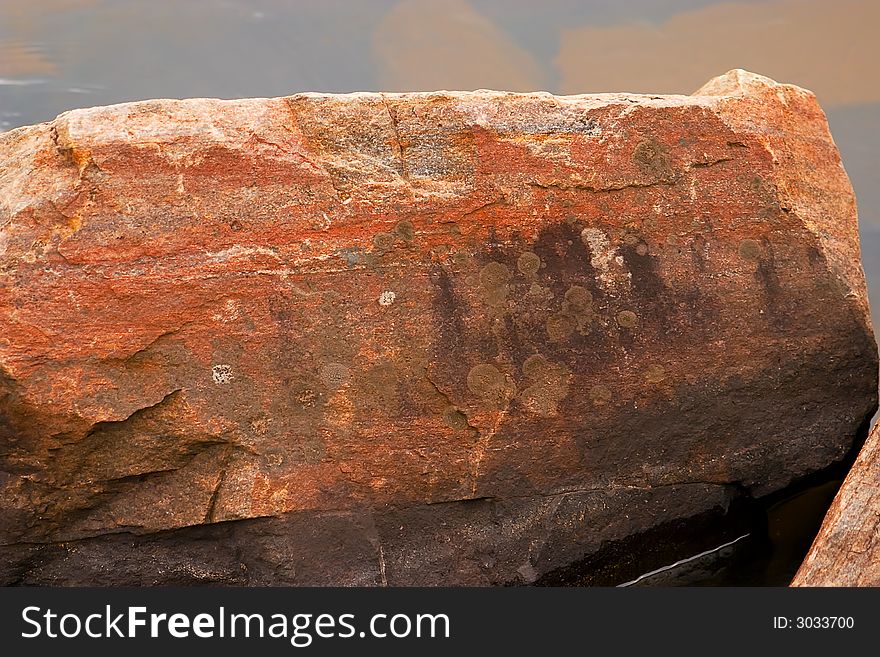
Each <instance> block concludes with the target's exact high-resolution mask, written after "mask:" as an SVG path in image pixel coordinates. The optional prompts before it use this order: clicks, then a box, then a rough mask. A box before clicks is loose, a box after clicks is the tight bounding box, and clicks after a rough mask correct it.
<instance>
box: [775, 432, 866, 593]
mask: <svg viewBox="0 0 880 657" xmlns="http://www.w3.org/2000/svg"><path fill="white" fill-rule="evenodd" d="M792 585H793V586H880V425H876V424H875V425H874V428H873V429H872V431H871V435H870V436H869V438H868V442H867V443H865V446H864V447H863V448H862V451H861V452H860V453H859V456H858V458H857V459H856V462H855V464H854V465H853V467H852V469H851V470H850V472H849V474H848V475H847V477H846V480H845V481H844V482H843V486H842V487H841V489H840V492H838V494H837V497H835V498H834V502H832V504H831V509H830V510H829V511H828V515H826V516H825V521H824V522H823V523H822V529H820V530H819V535H818V536H817V537H816V540H815V542H814V543H813V546H812V547H811V548H810V552H809V553H808V554H807V558H806V559H805V560H804V563H803V565H802V566H801V568H800V570H799V571H798V573H797V575H796V576H795V578H794V581H793V582H792Z"/></svg>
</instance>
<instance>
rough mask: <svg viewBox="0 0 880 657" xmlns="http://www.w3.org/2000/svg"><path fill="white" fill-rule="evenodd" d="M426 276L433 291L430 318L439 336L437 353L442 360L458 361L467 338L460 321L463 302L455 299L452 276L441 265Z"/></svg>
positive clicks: (437, 265) (432, 268) (462, 355)
mask: <svg viewBox="0 0 880 657" xmlns="http://www.w3.org/2000/svg"><path fill="white" fill-rule="evenodd" d="M428 276H429V278H430V280H431V283H433V289H434V298H433V302H432V309H433V312H432V317H433V318H434V324H435V326H436V327H437V332H438V334H439V338H438V340H437V346H438V350H437V353H438V354H439V355H440V356H441V357H442V358H444V359H451V360H460V359H462V358H463V357H464V350H463V346H462V345H463V344H464V343H465V341H466V340H467V337H468V335H467V330H466V329H465V324H464V321H463V320H462V312H463V310H464V308H463V307H462V303H463V301H462V300H460V299H458V298H457V297H456V294H455V287H454V284H453V278H452V275H451V274H450V272H449V271H447V269H446V268H445V267H444V266H443V265H440V264H436V265H434V266H432V267H431V270H430V272H429V274H428Z"/></svg>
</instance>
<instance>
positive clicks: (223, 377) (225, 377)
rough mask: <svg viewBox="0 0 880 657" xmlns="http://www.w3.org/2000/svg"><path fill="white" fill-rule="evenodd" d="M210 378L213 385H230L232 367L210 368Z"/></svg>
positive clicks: (218, 366)
mask: <svg viewBox="0 0 880 657" xmlns="http://www.w3.org/2000/svg"><path fill="white" fill-rule="evenodd" d="M211 378H212V379H213V380H214V383H216V384H219V385H222V384H224V383H230V382H231V381H232V379H233V378H234V377H233V375H232V365H214V367H212V368H211Z"/></svg>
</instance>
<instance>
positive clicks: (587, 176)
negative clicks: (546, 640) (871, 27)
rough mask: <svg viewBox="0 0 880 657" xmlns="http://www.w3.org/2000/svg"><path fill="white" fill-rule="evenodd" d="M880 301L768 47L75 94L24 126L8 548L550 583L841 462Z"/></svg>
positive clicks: (872, 366)
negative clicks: (443, 75)
mask: <svg viewBox="0 0 880 657" xmlns="http://www.w3.org/2000/svg"><path fill="white" fill-rule="evenodd" d="M868 317H869V315H868V308H867V300H866V294H865V285H864V276H863V274H862V269H861V265H860V260H859V243H858V233H857V222H856V208H855V202H854V198H853V194H852V189H851V187H850V184H849V181H848V179H847V177H846V174H845V172H844V170H843V168H842V166H841V163H840V159H839V156H838V153H837V150H836V148H835V146H834V143H833V142H832V140H831V137H830V135H829V133H828V128H827V124H826V121H825V117H824V114H823V113H822V111H821V109H820V108H819V106H818V105H817V103H816V100H815V98H814V96H813V95H812V94H811V93H810V92H808V91H804V90H803V89H799V88H797V87H793V86H789V85H780V84H776V83H775V82H773V81H772V80H768V79H767V78H763V77H760V76H757V75H753V74H751V73H747V72H745V71H732V72H730V73H728V74H727V75H725V76H722V77H720V78H716V79H714V80H712V81H710V82H709V83H708V84H707V85H706V86H705V87H704V88H703V89H701V90H700V91H698V92H697V93H696V94H695V95H693V96H639V95H624V94H604V95H591V96H553V95H549V94H545V93H531V94H513V93H503V92H493V91H480V92H474V93H451V92H437V93H418V94H375V93H369V94H351V95H319V94H302V95H297V96H291V97H287V98H276V99H252V100H238V101H219V100H184V101H171V100H161V101H148V102H139V103H132V104H124V105H115V106H110V107H99V108H93V109H86V110H75V111H72V112H68V113H66V114H63V115H61V116H60V117H58V118H57V119H56V120H55V121H53V122H51V123H47V124H40V125H37V126H32V127H25V128H20V129H17V130H14V131H12V132H9V133H5V134H3V135H0V445H2V449H0V467H2V473H0V511H2V513H0V522H2V529H0V531H2V536H0V539H2V540H0V543H2V545H3V547H2V554H3V557H4V558H3V559H2V563H3V570H2V578H3V581H4V582H6V583H15V582H22V583H55V584H89V583H96V584H97V583H100V584H105V583H109V584H122V583H128V584H132V583H133V584H153V583H188V582H217V583H229V584H239V583H240V584H377V585H378V584H391V585H394V584H427V585H434V584H507V583H517V582H526V583H530V582H535V581H539V582H540V581H556V580H555V579H554V578H558V576H559V573H561V572H567V569H570V568H572V567H574V566H575V565H576V564H578V563H584V562H585V560H586V561H588V560H589V558H590V557H591V555H595V554H597V553H599V552H600V551H602V550H603V549H604V548H605V547H607V546H608V545H610V544H612V543H613V542H615V541H621V540H630V539H632V538H633V537H637V536H638V535H640V534H644V533H645V532H648V531H652V532H654V533H655V535H656V531H657V530H658V529H662V528H663V527H672V526H675V527H681V526H682V524H681V523H682V521H683V520H686V519H688V518H692V517H697V516H701V515H705V514H706V513H716V512H717V513H722V512H723V511H724V510H726V509H727V508H728V507H729V506H730V505H731V504H734V503H737V502H738V501H741V500H744V499H750V498H752V497H755V498H757V497H761V496H765V495H767V494H770V493H772V492H774V491H777V490H780V489H781V488H784V487H785V486H787V485H788V484H790V483H791V482H792V481H794V480H796V479H798V478H799V477H802V476H804V475H807V474H810V473H813V472H815V471H817V470H820V469H822V468H824V467H826V466H828V465H829V464H831V463H833V462H835V461H838V460H840V459H841V458H843V456H844V455H845V454H846V452H847V451H848V449H849V448H850V447H851V445H852V444H853V441H854V440H855V439H856V438H857V437H858V434H859V432H860V430H861V428H862V426H863V423H864V421H865V419H866V418H867V417H869V416H870V415H871V414H872V413H873V410H874V408H875V407H876V403H877V383H876V382H877V353H876V346H875V343H874V340H873V335H872V330H871V326H870V321H869V319H868ZM685 526H686V525H685ZM680 533H681V532H679V534H680ZM686 533H687V532H686V531H685V532H684V534H686ZM675 538H676V539H683V540H684V539H687V537H686V536H676V537H675Z"/></svg>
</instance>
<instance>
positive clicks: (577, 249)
mask: <svg viewBox="0 0 880 657" xmlns="http://www.w3.org/2000/svg"><path fill="white" fill-rule="evenodd" d="M532 251H533V252H534V253H535V254H536V255H537V256H538V257H539V258H540V259H541V262H542V263H544V269H543V270H542V271H544V272H546V275H544V276H542V282H544V281H545V280H546V283H544V284H545V285H547V286H548V287H549V288H550V290H551V291H552V292H553V295H554V297H557V298H559V299H562V298H564V297H565V292H566V291H567V290H568V288H569V287H571V286H572V285H580V286H582V287H584V288H586V289H587V291H589V292H590V294H592V296H593V298H598V297H601V296H603V293H602V290H601V288H600V287H599V286H598V285H597V284H596V270H595V269H594V268H593V265H592V263H591V261H590V252H589V249H588V248H587V246H586V245H585V244H584V242H583V240H582V239H581V236H580V228H579V227H578V226H577V225H576V224H569V223H566V222H559V223H554V224H551V225H549V226H547V227H545V228H543V229H542V230H541V232H540V233H539V234H538V238H537V239H536V240H535V244H534V247H533V249H532Z"/></svg>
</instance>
